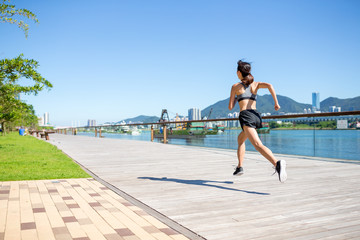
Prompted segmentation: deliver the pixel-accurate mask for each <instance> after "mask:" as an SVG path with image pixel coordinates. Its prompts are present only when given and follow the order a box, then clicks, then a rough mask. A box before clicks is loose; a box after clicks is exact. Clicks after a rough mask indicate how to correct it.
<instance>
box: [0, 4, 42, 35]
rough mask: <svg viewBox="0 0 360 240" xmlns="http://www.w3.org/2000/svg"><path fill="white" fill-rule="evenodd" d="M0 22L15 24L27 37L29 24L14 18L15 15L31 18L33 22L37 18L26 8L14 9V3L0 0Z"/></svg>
mask: <svg viewBox="0 0 360 240" xmlns="http://www.w3.org/2000/svg"><path fill="white" fill-rule="evenodd" d="M0 2H2V3H0V22H7V23H11V24H15V25H17V26H18V27H19V28H21V29H22V30H23V31H24V33H25V37H26V38H27V36H28V32H29V25H28V24H26V23H25V22H24V21H23V20H19V19H16V18H17V17H19V16H20V17H21V16H22V17H25V18H28V19H30V20H33V21H34V22H35V23H38V22H39V20H38V19H37V18H36V15H35V14H34V13H32V12H31V11H29V10H27V9H24V8H22V9H16V8H15V5H11V4H8V3H10V0H0Z"/></svg>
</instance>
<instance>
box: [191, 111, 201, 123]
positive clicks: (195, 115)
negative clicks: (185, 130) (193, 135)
mask: <svg viewBox="0 0 360 240" xmlns="http://www.w3.org/2000/svg"><path fill="white" fill-rule="evenodd" d="M188 116H189V120H190V121H192V120H201V111H200V109H198V108H190V109H189V110H188Z"/></svg>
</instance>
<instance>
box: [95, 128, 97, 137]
mask: <svg viewBox="0 0 360 240" xmlns="http://www.w3.org/2000/svg"><path fill="white" fill-rule="evenodd" d="M95 137H97V128H95Z"/></svg>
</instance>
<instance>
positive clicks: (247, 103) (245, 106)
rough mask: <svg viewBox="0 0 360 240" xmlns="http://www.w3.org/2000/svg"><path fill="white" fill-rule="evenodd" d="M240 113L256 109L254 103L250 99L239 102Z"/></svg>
mask: <svg viewBox="0 0 360 240" xmlns="http://www.w3.org/2000/svg"><path fill="white" fill-rule="evenodd" d="M239 106H240V112H241V111H244V110H250V109H253V110H255V109H256V101H254V100H251V99H244V100H242V101H240V102H239Z"/></svg>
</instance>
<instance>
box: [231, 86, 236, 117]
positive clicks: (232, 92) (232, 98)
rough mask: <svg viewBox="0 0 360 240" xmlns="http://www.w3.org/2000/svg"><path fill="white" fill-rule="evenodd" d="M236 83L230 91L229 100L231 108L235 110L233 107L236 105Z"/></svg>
mask: <svg viewBox="0 0 360 240" xmlns="http://www.w3.org/2000/svg"><path fill="white" fill-rule="evenodd" d="M234 86H235V85H233V86H232V87H231V92H230V100H229V110H230V111H231V110H233V108H234V107H235V103H236V102H235V87H234Z"/></svg>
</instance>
